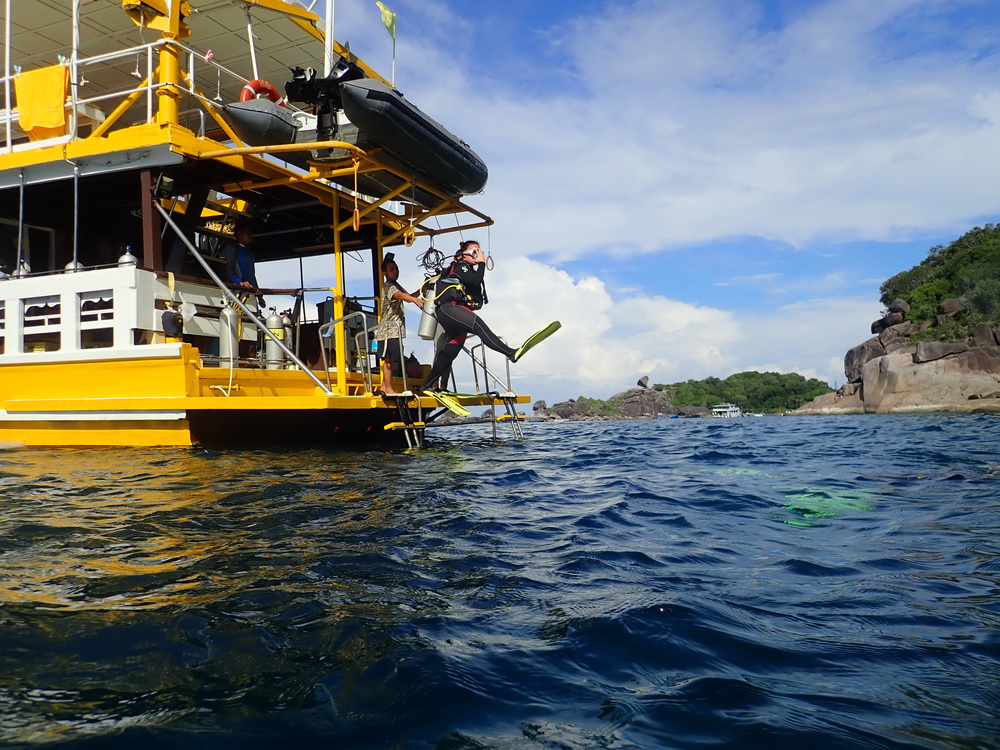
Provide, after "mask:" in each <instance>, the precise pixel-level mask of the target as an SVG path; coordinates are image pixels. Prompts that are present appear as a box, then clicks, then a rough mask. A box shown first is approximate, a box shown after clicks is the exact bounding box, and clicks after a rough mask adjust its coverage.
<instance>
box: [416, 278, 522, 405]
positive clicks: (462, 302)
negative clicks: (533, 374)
mask: <svg viewBox="0 0 1000 750" xmlns="http://www.w3.org/2000/svg"><path fill="white" fill-rule="evenodd" d="M485 274H486V264H485V263H477V264H476V265H470V264H469V263H466V262H465V261H464V260H461V261H455V262H454V263H452V264H451V267H450V268H449V269H448V270H447V271H445V272H444V273H443V274H441V278H440V279H439V280H438V282H437V293H438V294H439V295H440V296H439V297H438V298H437V305H436V306H435V308H434V317H435V318H437V320H438V322H439V323H440V324H441V327H442V328H444V331H445V344H444V346H442V347H441V349H440V350H439V351H438V353H437V355H436V356H435V357H434V365H433V366H432V367H431V372H430V374H429V375H428V376H427V379H426V380H425V381H424V387H427V388H433V387H437V381H438V379H439V378H440V377H441V376H442V375H444V374H445V373H446V372H448V370H449V368H450V367H451V363H452V362H454V361H455V357H457V356H458V353H459V352H460V351H462V346H463V345H464V344H465V339H466V337H467V336H468V335H469V334H470V333H471V334H473V335H474V336H478V337H479V338H480V340H481V341H482V342H483V343H484V344H486V346H488V347H489V348H490V349H492V350H493V351H496V352H500V353H501V354H503V355H504V356H505V357H508V358H509V357H512V356H513V355H514V351H515V350H514V349H513V348H511V347H509V346H507V344H505V343H504V342H503V341H502V340H501V338H500V337H499V336H497V335H496V334H495V333H493V331H491V330H490V328H489V326H487V325H486V324H485V323H484V322H483V321H482V319H480V317H479V316H478V315H476V314H475V313H474V312H473V310H478V309H479V308H480V307H482V306H483V304H484V303H485V302H486V295H485V293H484V290H483V276H484V275H485Z"/></svg>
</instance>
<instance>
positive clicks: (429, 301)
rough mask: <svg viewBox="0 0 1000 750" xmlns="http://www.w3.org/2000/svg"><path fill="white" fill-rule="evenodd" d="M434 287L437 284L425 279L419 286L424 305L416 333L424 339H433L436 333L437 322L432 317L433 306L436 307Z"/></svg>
mask: <svg viewBox="0 0 1000 750" xmlns="http://www.w3.org/2000/svg"><path fill="white" fill-rule="evenodd" d="M436 287H437V284H435V283H433V282H432V283H428V282H426V281H425V282H424V283H423V286H421V287H420V297H421V298H422V299H423V301H424V307H423V311H422V313H421V315H420V328H418V329H417V335H418V336H419V337H420V338H422V339H423V340H424V341H433V340H434V336H435V334H436V333H437V327H438V322H437V318H435V317H434V308H435V307H437V303H436V302H435V297H436V296H437V293H436Z"/></svg>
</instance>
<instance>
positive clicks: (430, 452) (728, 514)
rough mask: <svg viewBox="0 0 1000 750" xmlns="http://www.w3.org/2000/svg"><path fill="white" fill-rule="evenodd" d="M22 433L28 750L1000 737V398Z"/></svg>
mask: <svg viewBox="0 0 1000 750" xmlns="http://www.w3.org/2000/svg"><path fill="white" fill-rule="evenodd" d="M483 429H484V428H481V427H459V428H455V429H454V430H444V429H442V430H437V431H435V432H434V434H433V436H432V440H433V443H432V445H431V446H430V447H429V448H427V449H425V450H423V451H419V452H406V451H403V450H398V449H387V448H385V447H381V448H371V447H369V448H365V449H355V450H332V449H330V450H302V451H293V452H279V451H274V452H268V451H242V452H213V451H205V450H173V449H170V450H145V449H143V450H97V451H35V450H11V451H5V452H0V509H2V512H0V746H2V747H5V748H11V747H14V748H22V747H23V748H33V747H49V746H52V747H60V748H62V747H68V748H135V747H140V748H143V749H144V750H156V749H158V748H242V749H246V748H273V747H285V748H293V747H294V748H297V747H327V748H436V749H439V750H473V749H475V750H481V749H484V748H503V749H508V748H516V749H518V750H520V749H524V750H528V749H532V750H534V749H536V748H538V749H542V748H544V749H550V748H553V749H559V750H567V749H568V750H575V749H577V748H580V749H582V748H766V749H767V750H778V749H780V748H796V749H801V748H806V749H807V750H822V749H824V748H963V749H965V748H968V749H973V748H976V749H983V748H997V747H1000V628H998V626H1000V418H997V417H989V416H974V415H968V416H948V415H932V416H900V415H893V416H888V415H884V416H875V415H871V416H844V417H809V418H760V419H742V420H685V419H661V420H650V421H631V422H629V421H625V422H599V423H571V424H556V423H550V424H535V423H529V424H527V425H526V429H527V433H528V434H527V438H526V439H525V440H524V441H514V440H507V439H504V440H501V441H500V442H498V443H496V444H494V443H493V442H492V441H491V440H489V439H488V436H486V435H485V434H484V432H483Z"/></svg>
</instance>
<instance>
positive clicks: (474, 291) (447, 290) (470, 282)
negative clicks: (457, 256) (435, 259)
mask: <svg viewBox="0 0 1000 750" xmlns="http://www.w3.org/2000/svg"><path fill="white" fill-rule="evenodd" d="M435 293H436V296H437V301H438V304H458V305H462V306H464V307H468V308H469V309H470V310H478V309H479V308H481V307H482V306H483V305H485V304H486V303H487V302H488V301H489V300H488V299H487V297H486V285H485V284H484V283H483V281H482V275H481V272H479V271H477V270H475V269H473V268H472V266H470V265H469V264H468V263H465V262H461V261H456V262H454V263H452V264H451V266H449V268H448V269H447V270H446V271H444V272H443V273H442V274H441V276H440V277H438V280H437V282H436V286H435Z"/></svg>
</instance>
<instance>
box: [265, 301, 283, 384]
mask: <svg viewBox="0 0 1000 750" xmlns="http://www.w3.org/2000/svg"><path fill="white" fill-rule="evenodd" d="M264 325H266V326H267V330H269V331H270V332H271V333H273V334H274V336H275V338H277V339H278V340H279V341H281V342H282V343H285V324H284V322H283V321H282V319H281V316H280V315H278V311H277V310H276V309H275V308H273V307H272V308H271V314H270V315H268V316H267V320H265V321H264ZM264 359H266V360H267V364H266V365H264V367H265V368H266V369H268V370H280V369H282V368H283V367H284V366H285V352H283V351H282V349H281V347H280V346H279V345H278V343H277V342H276V341H275V340H274V339H272V338H271V337H270V336H268V337H267V340H266V341H265V342H264Z"/></svg>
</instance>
